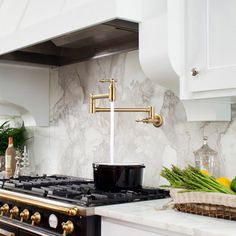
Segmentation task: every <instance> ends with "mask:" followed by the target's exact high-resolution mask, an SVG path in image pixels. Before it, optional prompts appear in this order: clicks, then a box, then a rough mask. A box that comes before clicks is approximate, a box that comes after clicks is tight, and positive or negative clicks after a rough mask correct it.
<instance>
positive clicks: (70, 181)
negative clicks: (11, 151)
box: [0, 175, 169, 207]
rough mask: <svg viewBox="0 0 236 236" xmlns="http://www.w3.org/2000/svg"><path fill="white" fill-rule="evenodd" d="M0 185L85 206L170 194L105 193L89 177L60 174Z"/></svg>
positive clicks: (159, 191)
mask: <svg viewBox="0 0 236 236" xmlns="http://www.w3.org/2000/svg"><path fill="white" fill-rule="evenodd" d="M0 184H1V185H2V186H3V188H4V189H7V190H11V191H15V192H21V193H26V194H30V195H35V196H40V197H44V198H48V199H51V200H57V201H61V202H67V203H71V204H76V205H80V206H85V207H92V206H101V205H107V204H117V203H125V202H134V201H144V200H153V199H159V198H165V197H167V196H169V194H168V192H167V191H166V190H162V189H155V188H141V189H138V190H121V191H119V192H106V191H101V190H96V189H95V186H94V183H93V181H91V180H88V179H82V178H75V177H68V176H60V175H52V176H41V177H29V176H24V177H20V178H17V179H14V178H12V179H5V180H1V181H0Z"/></svg>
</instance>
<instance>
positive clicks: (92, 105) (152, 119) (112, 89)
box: [89, 79, 163, 127]
mask: <svg viewBox="0 0 236 236" xmlns="http://www.w3.org/2000/svg"><path fill="white" fill-rule="evenodd" d="M99 82H102V83H105V82H108V83H110V86H109V92H108V93H105V94H97V95H94V94H90V98H89V111H90V113H96V112H110V111H111V109H110V108H106V107H96V100H97V99H104V98H108V99H109V101H110V102H114V101H115V99H116V81H115V80H114V79H111V80H99ZM114 111H115V112H147V113H148V117H147V118H144V119H141V120H136V122H143V123H146V124H153V125H154V126H155V127H160V126H161V125H162V124H163V118H162V116H161V115H159V114H155V108H154V107H153V106H149V107H145V108H129V107H119V108H115V109H114Z"/></svg>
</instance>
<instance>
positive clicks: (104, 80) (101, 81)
mask: <svg viewBox="0 0 236 236" xmlns="http://www.w3.org/2000/svg"><path fill="white" fill-rule="evenodd" d="M99 82H100V83H116V82H117V81H116V80H114V79H100V80H99Z"/></svg>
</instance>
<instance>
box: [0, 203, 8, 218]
mask: <svg viewBox="0 0 236 236" xmlns="http://www.w3.org/2000/svg"><path fill="white" fill-rule="evenodd" d="M9 209H10V208H9V206H8V204H4V205H3V206H2V207H1V208H0V212H1V216H3V214H7V213H8V212H9Z"/></svg>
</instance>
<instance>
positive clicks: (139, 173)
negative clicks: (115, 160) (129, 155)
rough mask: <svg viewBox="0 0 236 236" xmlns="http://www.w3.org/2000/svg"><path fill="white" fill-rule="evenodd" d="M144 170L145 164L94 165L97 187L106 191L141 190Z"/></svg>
mask: <svg viewBox="0 0 236 236" xmlns="http://www.w3.org/2000/svg"><path fill="white" fill-rule="evenodd" d="M144 168H145V166H144V165H143V164H110V163H93V176H94V183H95V187H96V189H99V190H105V191H117V190H121V189H130V190H132V189H138V188H141V186H142V181H143V169H144Z"/></svg>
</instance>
